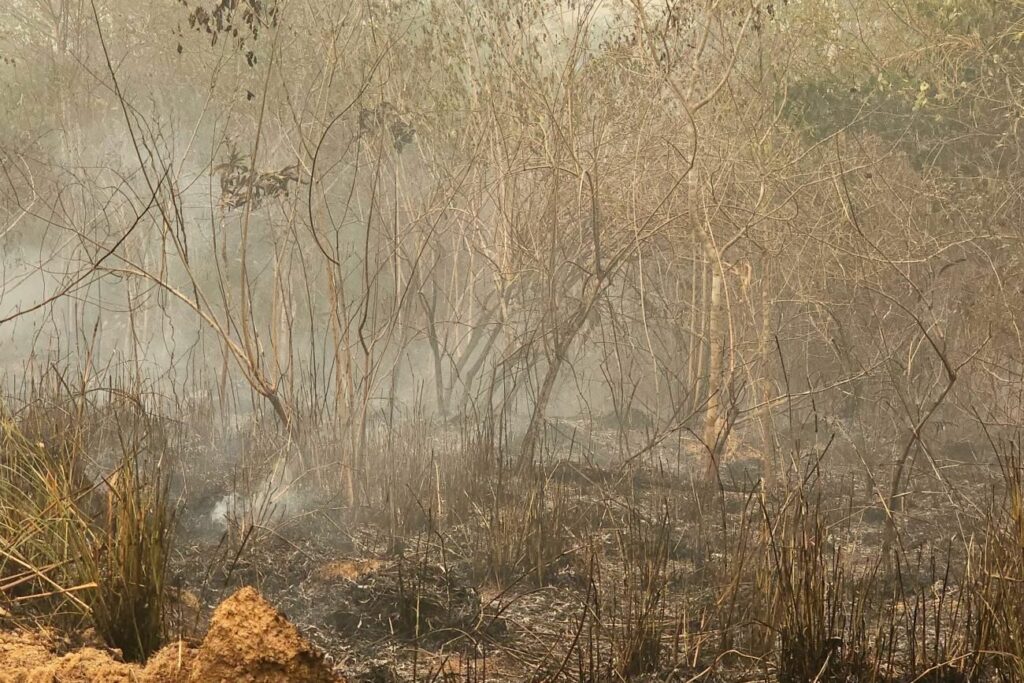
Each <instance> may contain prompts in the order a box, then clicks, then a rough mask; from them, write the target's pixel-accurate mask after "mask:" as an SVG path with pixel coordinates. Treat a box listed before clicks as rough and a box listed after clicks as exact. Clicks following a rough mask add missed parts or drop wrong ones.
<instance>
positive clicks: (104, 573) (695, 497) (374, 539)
mask: <svg viewBox="0 0 1024 683" xmlns="http://www.w3.org/2000/svg"><path fill="white" fill-rule="evenodd" d="M76 398H77V397H76V396H74V395H70V396H68V395H64V396H60V395H59V394H54V393H50V394H47V395H45V397H40V396H37V397H35V398H34V399H33V400H32V401H30V402H27V403H26V404H25V407H24V408H23V409H22V410H20V411H19V412H18V413H17V414H7V415H6V416H5V417H4V418H3V420H2V421H0V435H2V442H0V446H2V455H3V459H2V469H0V475H2V476H0V532H2V535H3V540H4V545H3V548H4V551H3V557H2V562H0V581H2V583H0V589H2V594H3V597H4V600H5V609H6V610H7V611H8V612H10V613H11V614H12V615H13V618H16V619H26V620H27V619H32V620H37V619H38V618H40V617H49V618H53V617H55V616H56V615H60V614H64V615H68V614H71V615H79V617H84V618H87V619H88V620H89V621H90V622H91V623H92V625H93V626H94V627H95V628H96V630H97V632H98V633H100V634H101V635H102V637H103V638H104V639H105V640H106V641H107V642H108V643H109V644H111V645H112V646H116V647H118V648H120V649H121V650H122V651H123V652H124V655H125V657H126V658H129V659H144V658H145V657H146V656H147V655H148V654H149V653H151V652H152V651H154V649H155V648H157V647H158V646H159V644H160V643H161V642H162V640H163V637H164V634H165V633H166V632H167V630H168V626H169V624H168V622H169V620H170V615H171V613H172V612H174V610H175V609H178V608H179V607H180V606H173V607H172V606H171V605H170V602H171V601H172V600H174V599H175V598H174V596H175V595H192V594H193V593H190V592H189V591H190V590H191V591H194V592H195V593H196V594H204V595H207V596H209V593H210V592H211V591H212V592H217V591H222V590H226V589H227V587H228V586H230V585H233V584H234V583H238V582H243V581H244V582H254V583H256V584H257V585H259V586H260V587H261V588H262V589H263V590H264V591H265V592H266V593H267V594H268V595H270V596H271V597H272V598H274V599H275V600H277V601H278V602H282V603H284V604H292V603H294V606H293V607H291V608H289V611H290V613H291V614H296V610H298V612H297V614H298V615H299V617H300V621H301V618H302V615H303V614H307V615H308V618H309V619H310V620H311V623H314V624H320V623H321V622H318V621H317V619H323V618H326V617H323V616H317V615H327V616H330V614H331V613H330V612H329V611H325V610H327V606H329V605H326V604H325V602H329V598H327V597H326V596H330V595H338V590H339V589H338V587H339V586H347V587H348V588H345V590H349V591H355V592H354V593H352V595H353V596H355V598H358V599H357V600H355V601H354V602H353V603H352V604H351V605H350V607H351V610H352V615H355V616H353V617H352V619H350V620H349V621H351V622H352V624H353V625H352V626H351V628H352V629H355V630H350V631H347V632H346V634H347V635H345V636H344V637H345V638H346V639H348V640H346V642H355V643H360V642H363V641H360V640H359V638H360V635H359V634H360V633H361V632H362V631H361V630H360V629H361V628H366V627H365V626H362V627H361V626H359V623H360V621H361V620H362V622H364V623H369V620H370V616H372V621H373V623H375V624H377V627H375V628H379V629H381V630H378V631H374V633H375V634H376V635H375V636H374V639H372V640H368V641H366V642H364V643H363V645H358V646H357V647H362V648H365V654H366V660H367V662H368V663H367V664H366V666H370V664H369V662H370V661H371V660H372V659H373V658H374V657H376V660H377V664H375V665H374V666H381V664H380V657H381V656H386V658H388V660H389V661H390V662H391V664H389V665H388V666H392V667H394V668H396V670H400V671H404V672H406V673H408V672H409V671H411V670H415V671H416V676H417V677H418V678H423V677H424V676H428V677H429V676H434V677H436V676H438V675H441V673H443V672H448V673H449V674H451V673H452V672H458V675H459V676H460V677H461V678H460V680H467V681H483V680H498V678H497V676H498V674H497V673H496V672H497V671H498V670H499V669H500V671H501V672H502V673H501V675H502V676H508V675H511V674H510V673H509V671H511V670H514V671H516V672H517V673H516V674H515V676H516V677H520V676H521V677H524V678H528V677H533V678H534V679H535V680H587V681H596V680H630V679H637V680H639V679H643V678H644V677H655V678H657V677H661V678H664V677H672V676H675V678H674V679H672V680H693V681H701V680H708V681H710V680H731V679H733V678H735V679H737V680H740V679H744V677H747V678H746V680H749V679H750V677H755V678H756V679H757V680H777V681H783V682H787V681H846V680H861V681H878V682H880V683H883V682H890V681H909V680H921V681H934V682H945V681H961V680H995V681H1010V680H1019V679H1020V678H1021V677H1022V676H1024V667H1022V666H1021V662H1022V661H1024V651H1022V650H1021V648H1020V643H1019V642H1018V640H1019V638H1018V634H1019V633H1020V630H1021V628H1022V627H1024V598H1022V597H1021V593H1020V591H1019V590H1018V588H1019V585H1020V584H1021V583H1022V582H1024V552H1022V551H1021V548H1022V547H1024V512H1022V511H1024V503H1022V501H1024V484H1022V481H1024V479H1022V475H1021V471H1022V468H1021V461H1020V452H1021V451H1020V445H1019V443H1018V442H1010V443H1007V444H1006V445H1003V446H1000V447H998V448H997V455H998V462H999V464H1000V467H1001V469H1000V471H1001V473H1002V476H1001V478H1000V479H999V480H998V481H995V482H984V483H985V485H987V486H990V487H992V486H994V488H990V490H993V491H994V492H995V493H994V495H993V496H992V499H991V504H990V505H989V510H988V513H987V515H985V516H984V517H983V518H979V519H977V520H975V521H974V522H972V524H974V525H975V526H973V527H971V528H970V529H969V533H970V535H969V536H966V537H961V536H958V537H957V538H954V539H952V540H951V539H949V538H946V539H945V540H944V541H942V542H941V543H940V542H938V541H937V539H933V538H930V537H929V535H928V534H929V533H930V532H928V531H927V529H925V530H924V531H922V532H919V533H918V534H917V536H914V533H913V528H912V526H910V525H911V522H912V520H911V518H910V516H909V515H908V516H907V518H906V521H903V520H902V519H901V523H902V524H905V525H908V526H907V527H906V528H905V529H904V533H903V535H902V536H901V539H903V541H904V543H903V544H902V545H901V547H900V550H899V552H897V553H895V560H896V561H895V563H894V564H889V563H885V562H879V561H877V560H875V559H874V556H875V555H877V552H878V550H879V548H880V545H881V543H882V539H883V534H882V533H881V532H880V529H881V527H880V526H878V525H876V526H874V527H873V526H872V525H871V523H869V522H866V521H863V520H861V517H860V516H859V513H858V511H859V510H863V509H867V508H870V506H871V503H872V500H871V493H870V492H868V491H860V490H855V487H853V486H852V485H851V486H847V485H846V484H845V483H843V482H845V481H847V480H846V479H844V478H843V477H840V476H838V475H837V476H833V477H831V478H827V477H824V476H819V474H818V473H817V470H814V471H813V472H811V471H808V472H807V473H804V474H803V475H801V476H799V477H795V478H793V477H791V478H790V480H789V481H788V482H786V483H782V484H780V486H779V488H778V489H765V488H764V487H763V486H761V487H754V488H752V489H750V490H749V491H745V492H720V491H714V490H708V489H707V488H706V487H702V486H701V484H700V480H699V479H694V478H693V474H692V470H693V469H695V468H692V467H690V466H689V465H688V464H687V463H686V462H682V463H681V466H680V467H679V468H678V469H676V470H673V471H669V470H665V469H660V470H659V469H654V468H652V467H650V466H646V465H640V464H636V463H634V464H631V465H630V466H629V467H617V466H614V465H608V466H605V467H597V466H594V465H589V464H581V463H577V464H574V465H572V466H569V465H567V464H566V462H564V461H563V460H562V458H563V457H564V454H562V453H560V452H557V451H554V450H552V451H550V452H546V453H545V454H544V457H543V458H541V460H542V461H546V462H550V463H552V465H550V466H537V467H535V468H533V469H529V470H525V471H515V470H513V469H510V468H509V467H508V466H507V463H508V461H509V458H507V457H505V456H504V455H503V451H502V444H501V443H497V442H495V441H492V440H491V439H490V438H489V434H492V433H493V431H492V430H488V429H487V428H486V425H485V426H483V427H481V428H479V429H473V430H467V429H465V428H454V429H453V428H443V427H440V426H437V425H434V426H431V425H430V424H429V423H419V424H416V425H415V426H414V427H398V426H396V427H394V428H392V429H387V428H382V429H380V430H379V431H378V432H377V435H376V436H374V437H373V438H370V439H368V440H367V442H366V443H367V457H366V458H364V461H365V462H368V463H374V462H376V463H379V464H380V467H377V468H371V467H369V466H368V467H367V469H366V470H365V471H363V472H362V473H361V474H360V477H359V481H360V486H361V487H362V493H363V495H362V498H363V501H364V503H363V505H361V506H360V507H358V508H345V507H343V506H339V505H337V504H336V502H335V501H336V498H337V496H338V490H339V489H340V488H341V479H340V478H338V479H331V478H330V477H326V476H324V475H323V471H324V470H326V469H328V468H329V467H330V464H331V461H330V460H329V458H332V457H333V458H336V461H337V462H340V461H342V457H341V455H339V452H340V451H341V449H342V448H344V447H345V446H344V443H347V442H344V443H341V442H339V443H334V444H333V445H332V444H331V443H330V441H329V439H327V438H326V437H324V436H321V439H320V445H321V447H322V450H320V451H318V452H319V453H321V454H322V455H321V458H322V459H321V460H320V461H318V462H316V461H313V462H307V463H305V466H304V467H305V468H304V469H301V468H300V469H298V470H295V469H294V468H293V469H291V470H289V472H290V473H291V475H290V476H291V478H286V477H281V476H279V475H276V474H274V472H276V471H278V470H276V469H275V467H277V465H278V464H279V463H277V462H276V461H275V458H274V455H273V454H274V452H275V449H277V450H278V452H279V453H283V452H287V448H289V443H290V442H289V440H288V438H287V437H282V436H281V434H280V432H279V431H278V428H277V427H276V426H274V425H272V424H267V423H256V424H254V425H249V426H247V427H246V428H245V430H246V431H245V435H244V438H243V439H242V440H241V443H243V446H241V447H239V448H236V451H237V452H236V456H237V457H236V459H235V460H233V461H232V464H231V465H230V467H226V466H225V465H221V466H220V467H219V468H213V469H219V470H221V474H222V475H223V481H224V482H225V484H224V486H222V487H221V488H220V489H218V491H217V495H216V497H215V498H216V499H218V500H220V499H223V498H225V497H230V498H231V499H232V500H234V501H236V509H235V511H234V512H233V513H231V514H229V515H228V519H227V520H226V523H225V524H224V525H223V526H222V527H221V531H220V532H219V533H220V534H221V537H217V538H210V539H209V540H208V541H206V542H203V541H201V540H196V538H193V537H188V535H187V534H186V535H185V536H184V537H183V536H182V535H181V532H179V533H178V534H176V533H175V530H176V529H178V528H179V527H180V524H179V523H178V521H176V520H175V518H174V515H173V512H174V510H175V509H176V505H177V500H176V498H175V497H176V496H179V495H180V496H182V503H183V505H184V509H185V513H186V516H187V514H191V515H193V517H194V518H195V516H196V515H198V517H199V518H206V517H208V516H209V511H208V508H207V507H202V506H203V505H204V503H202V500H200V499H199V498H197V497H198V496H199V495H200V492H204V491H206V489H204V488H203V486H201V485H200V484H202V481H201V480H205V479H206V478H208V477H209V476H210V475H209V473H208V472H209V471H212V469H211V467H209V466H207V467H206V469H205V470H202V469H200V470H193V469H190V468H189V467H183V466H182V458H183V454H184V453H186V452H187V454H188V458H189V459H193V458H202V457H211V458H212V457H214V455H215V454H214V453H213V450H212V449H213V448H221V447H223V444H224V443H227V442H228V441H229V439H226V438H225V439H224V440H222V441H218V442H216V444H215V445H210V446H209V447H208V449H207V450H205V451H203V450H202V448H199V447H197V446H196V443H197V442H196V440H195V439H194V438H191V437H189V436H188V433H189V429H190V428H189V425H188V424H187V423H185V422H182V421H176V420H174V419H168V418H166V417H164V418H157V417H155V416H154V415H152V414H151V413H147V412H146V411H145V410H142V409H141V408H140V404H141V401H139V402H132V401H128V402H124V401H121V402H116V403H114V402H110V403H105V404H102V405H100V404H88V403H86V404H80V403H76V401H75V399H76ZM59 406H64V409H59V408H58V407H59ZM68 406H82V407H80V408H78V409H77V410H70V409H67V407H68ZM55 434H63V435H65V437H66V438H64V439H63V440H61V439H57V438H55V436H54V435H55ZM44 439H48V440H49V441H50V442H49V443H41V442H42V441H43V440H44ZM197 448H199V450H197ZM100 465H102V466H100ZM837 465H840V467H839V468H838V469H842V468H841V463H837ZM175 468H178V469H180V471H181V472H183V473H184V474H181V475H179V476H178V477H177V479H181V481H178V480H177V479H175V481H174V482H173V483H172V477H171V476H170V474H172V473H173V472H176V471H178V469H175ZM311 470H316V471H317V472H318V473H319V474H318V476H317V477H312V476H308V475H307V472H309V471H311ZM93 472H100V473H101V475H100V476H98V477H97V476H96V475H94V474H93V475H91V476H90V473H93ZM698 476H699V475H698ZM197 478H198V479H197ZM268 482H270V484H269V486H270V489H272V490H273V491H276V492H281V491H285V492H286V493H287V496H286V497H285V498H286V499H287V501H289V503H288V504H289V505H291V507H290V508H288V510H287V511H286V513H285V512H282V513H280V514H276V513H275V514H271V513H270V512H269V511H268V510H262V509H261V508H260V507H259V505H260V503H259V502H258V501H259V500H260V491H265V490H267V486H268ZM172 491H178V493H172ZM202 495H203V496H206V497H207V498H208V497H209V496H208V495H207V493H203V494H202ZM296 500H299V501H302V505H300V506H298V507H296V504H295V502H294V501H296ZM253 501H256V502H255V503H254V502H253ZM206 505H209V503H206ZM282 505H284V503H282ZM190 506H191V507H190ZM190 510H191V512H190ZM318 520H319V521H318ZM182 523H184V522H182ZM314 524H317V525H320V526H313V525H314ZM324 525H326V526H324ZM182 528H187V529H191V527H188V525H187V524H186V525H185V527H182ZM314 528H315V529H321V531H314V530H313V529H314ZM324 530H326V531H324ZM188 533H192V531H189V532H188ZM204 543H205V545H204ZM179 547H180V548H182V549H183V550H182V551H181V552H184V553H185V554H188V553H189V552H193V553H195V552H198V553H200V554H201V555H202V556H203V561H204V562H205V563H206V564H205V565H204V566H203V568H202V571H199V570H195V569H190V566H189V565H188V564H187V563H186V564H181V560H178V561H177V562H178V564H175V560H174V558H175V556H176V554H177V553H178V552H179V550H178V548H179ZM189 548H191V549H192V550H189ZM215 549H219V553H217V554H216V557H214V555H215V553H213V552H212V550H215ZM211 558H213V559H211ZM287 558H290V559H287ZM172 566H173V567H174V568H173V569H172ZM172 572H173V573H176V574H178V575H179V577H182V576H183V577H184V578H179V579H178V582H179V583H180V582H181V581H184V585H178V586H175V587H173V588H172V586H171V583H172V582H171V581H170V579H169V577H170V575H171V573H172ZM310 586H322V587H323V590H324V591H326V592H325V593H323V596H321V597H318V596H319V595H320V594H319V593H316V592H315V591H314V592H312V593H310V594H309V595H305V594H304V592H306V591H313V590H314V589H313V588H310ZM331 586H334V587H335V588H333V589H332V588H330V587H331ZM317 590H319V589H317ZM331 591H333V593H332V592H331ZM374 591H378V592H380V591H385V592H384V593H380V594H379V595H378V594H376V593H374ZM388 591H390V592H388ZM385 593H386V594H385ZM392 593H393V595H392ZM387 596H391V597H390V598H389V597H387ZM474 596H475V597H474ZM481 596H487V597H486V598H483V597H481ZM303 600H305V602H303ZM358 600H365V601H366V603H365V604H366V605H371V604H372V605H374V607H373V610H374V612H373V614H372V615H369V613H367V615H364V616H363V617H359V616H358V612H359V609H360V607H359V603H358ZM389 600H390V602H389ZM204 602H205V600H204ZM389 605H390V607H389ZM203 609H204V608H203V606H202V605H201V604H196V605H193V606H192V611H194V612H197V611H198V612H201V611H202V610H203ZM389 610H390V611H389ZM455 611H458V612H459V613H458V614H457V615H456V614H454V612H455ZM331 618H332V619H340V617H331ZM54 623H55V624H57V625H62V626H64V627H67V626H69V622H68V621H67V620H66V619H64V620H61V619H56V620H54ZM338 623H340V622H338ZM346 623H347V622H346ZM70 625H72V626H73V625H74V624H73V623H72V624H70ZM318 628H321V627H319V626H318ZM388 634H390V635H388ZM353 638H354V639H355V640H351V639H353ZM332 642H333V641H331V640H330V639H329V638H328V639H327V640H325V641H323V642H322V643H321V644H322V645H325V646H327V647H330V646H331V644H332ZM339 642H340V641H339ZM381 648H384V649H381ZM374 653H376V654H374ZM489 661H493V662H498V661H500V662H501V665H500V667H489V665H488V662H489ZM410 667H411V668H410ZM439 672H441V673H439ZM758 677H759V678H758ZM661 678H659V680H660V679H661Z"/></svg>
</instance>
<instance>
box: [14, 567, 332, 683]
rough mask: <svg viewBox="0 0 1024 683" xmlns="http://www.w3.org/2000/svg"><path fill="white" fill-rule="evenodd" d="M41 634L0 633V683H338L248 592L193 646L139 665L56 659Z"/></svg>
mask: <svg viewBox="0 0 1024 683" xmlns="http://www.w3.org/2000/svg"><path fill="white" fill-rule="evenodd" d="M58 649H59V647H58V643H57V641H56V639H55V638H54V636H53V635H52V634H50V633H49V632H47V631H38V632H33V633H0V683H58V682H59V683H90V682H92V681H104V682H105V683H122V682H123V683H200V682H201V683H218V682H222V681H223V682H225V683H226V682H228V681H231V682H235V681H239V682H242V683H341V680H342V679H340V678H338V677H337V676H335V675H334V674H333V673H332V672H331V670H330V668H329V667H328V666H327V665H326V664H325V663H324V661H323V655H322V654H321V653H320V652H318V651H317V650H316V649H315V648H314V647H313V646H312V645H310V644H309V643H308V642H307V641H306V640H305V639H304V638H303V637H302V636H301V635H300V634H299V632H298V629H296V628H295V626H293V625H292V624H291V623H289V622H288V621H287V620H286V619H285V618H284V617H283V616H282V615H281V614H280V613H279V612H278V611H277V610H275V609H274V608H273V607H272V606H271V605H270V604H269V603H267V601H266V600H264V599H263V598H262V597H261V596H260V594H259V593H257V592H256V590H255V589H253V588H249V587H246V588H242V589H241V590H239V591H238V592H237V593H235V594H234V595H232V596H231V597H230V598H228V599H227V600H225V601H224V602H223V603H221V604H220V606H219V607H217V609H216V610H214V613H213V618H212V619H211V621H210V629H209V631H208V632H207V634H206V638H204V639H203V643H202V645H201V646H200V647H199V648H198V649H193V648H190V647H189V646H187V645H185V644H184V643H173V644H171V645H168V646H167V647H165V648H163V649H162V650H160V652H158V653H157V654H155V655H154V656H153V657H151V658H150V660H149V662H148V663H147V664H146V666H145V667H141V666H137V665H133V664H126V663H124V662H121V661H119V659H118V653H117V652H114V651H109V650H100V649H97V648H92V647H84V648H81V649H78V650H75V651H73V652H69V653H67V654H62V655H58V654H56V653H55V652H56V651H57V650H58Z"/></svg>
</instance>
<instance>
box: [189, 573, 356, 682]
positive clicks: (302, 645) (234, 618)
mask: <svg viewBox="0 0 1024 683" xmlns="http://www.w3.org/2000/svg"><path fill="white" fill-rule="evenodd" d="M191 680H192V681H197V682H198V681H240V682H252V683H256V682H260V683H278V682H280V683H288V682H292V681H294V682H298V683H321V682H322V683H330V682H334V681H339V680H340V679H338V678H337V677H336V676H335V675H334V674H333V673H332V672H331V670H330V668H329V667H328V666H327V665H326V664H324V661H323V654H321V653H320V652H318V651H317V650H316V649H315V648H314V647H313V646H312V645H310V644H309V642H307V641H306V640H305V639H304V638H303V637H302V636H301V635H299V631H298V629H296V628H295V626H293V625H292V624H291V623H289V622H288V621H287V620H286V619H285V618H284V617H283V616H282V615H281V614H280V613H279V612H278V611H277V610H275V609H274V608H273V607H271V606H270V604H269V603H268V602H267V601H266V600H264V599H263V597H262V596H261V595H260V594H259V593H257V592H256V590H255V589H253V588H251V587H245V588H242V589H241V590H239V591H238V592H237V593H235V594H234V595H232V596H231V597H230V598H228V599H227V600H225V601H224V602H222V603H221V604H220V606H218V607H217V609H216V610H214V613H213V618H212V619H211V621H210V630H209V631H208V632H207V634H206V638H205V639H204V640H203V644H202V646H201V647H200V648H199V651H198V653H197V654H196V658H195V660H194V662H193V664H192V676H191Z"/></svg>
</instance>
